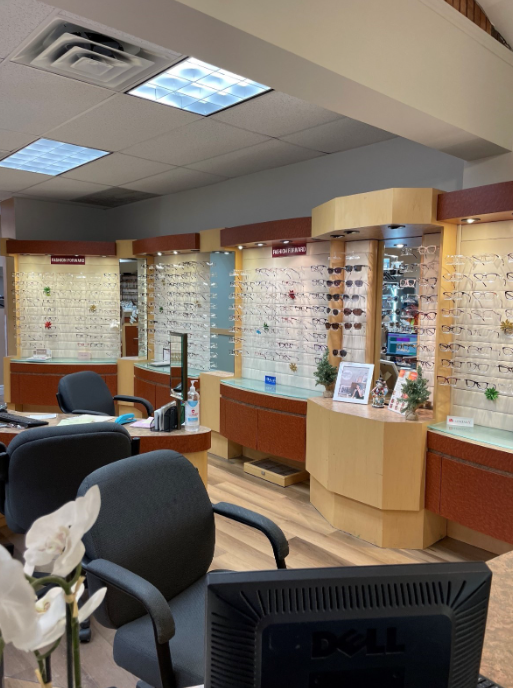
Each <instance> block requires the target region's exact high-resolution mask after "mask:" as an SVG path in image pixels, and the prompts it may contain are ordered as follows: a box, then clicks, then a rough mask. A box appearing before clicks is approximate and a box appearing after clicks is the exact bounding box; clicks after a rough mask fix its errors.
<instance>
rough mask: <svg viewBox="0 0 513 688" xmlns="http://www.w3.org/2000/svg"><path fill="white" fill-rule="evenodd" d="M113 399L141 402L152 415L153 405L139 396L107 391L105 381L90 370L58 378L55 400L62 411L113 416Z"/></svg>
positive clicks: (114, 413) (114, 411)
mask: <svg viewBox="0 0 513 688" xmlns="http://www.w3.org/2000/svg"><path fill="white" fill-rule="evenodd" d="M114 401H131V402H134V403H136V404H141V405H142V406H144V408H145V409H146V413H147V414H148V416H152V415H153V406H152V405H151V404H150V402H149V401H147V399H142V398H141V397H132V396H127V395H126V394H116V396H115V397H113V396H112V394H111V393H110V392H109V388H108V387H107V385H106V384H105V381H104V380H103V378H102V377H101V375H98V373H95V372H93V371H92V370H83V371H81V372H80V373H71V375H65V376H64V377H63V378H61V379H60V380H59V387H58V391H57V402H58V404H59V408H60V409H61V411H62V412H63V413H92V414H93V415H95V416H115V415H116V408H115V405H114Z"/></svg>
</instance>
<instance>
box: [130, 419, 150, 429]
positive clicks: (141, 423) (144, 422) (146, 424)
mask: <svg viewBox="0 0 513 688" xmlns="http://www.w3.org/2000/svg"><path fill="white" fill-rule="evenodd" d="M152 423H153V416H150V417H149V418H142V419H141V420H138V421H136V422H135V423H131V424H130V427H131V428H151V424H152Z"/></svg>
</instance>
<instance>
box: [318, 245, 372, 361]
mask: <svg viewBox="0 0 513 688" xmlns="http://www.w3.org/2000/svg"><path fill="white" fill-rule="evenodd" d="M374 245H375V242H369V241H354V242H347V243H345V245H344V244H343V243H342V242H341V243H340V248H336V249H335V251H334V252H332V255H331V256H330V258H329V268H328V270H327V272H328V280H327V286H328V289H329V294H328V295H327V297H326V298H327V299H328V308H327V317H328V323H327V324H326V328H327V330H328V346H329V350H330V354H331V361H332V362H333V363H334V364H338V363H339V362H341V361H350V362H355V363H365V362H366V351H367V341H368V335H369V333H368V327H369V323H372V319H373V312H372V313H371V312H370V308H371V295H372V299H373V292H374V270H373V263H374V261H375V253H374V251H373V250H372V247H373V246H374ZM342 247H344V249H343V250H342ZM370 336H371V337H372V333H370Z"/></svg>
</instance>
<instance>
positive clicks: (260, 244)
mask: <svg viewBox="0 0 513 688" xmlns="http://www.w3.org/2000/svg"><path fill="white" fill-rule="evenodd" d="M257 246H265V244H262V242H259V243H258V244H257Z"/></svg>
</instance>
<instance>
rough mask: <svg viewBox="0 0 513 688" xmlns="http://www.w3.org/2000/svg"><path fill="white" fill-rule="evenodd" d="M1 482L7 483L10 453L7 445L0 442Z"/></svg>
mask: <svg viewBox="0 0 513 688" xmlns="http://www.w3.org/2000/svg"><path fill="white" fill-rule="evenodd" d="M0 445H1V448H0V452H1V453H0V482H2V483H6V482H7V476H8V475H9V454H8V453H7V449H6V448H5V445H4V444H2V443H1V442H0Z"/></svg>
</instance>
